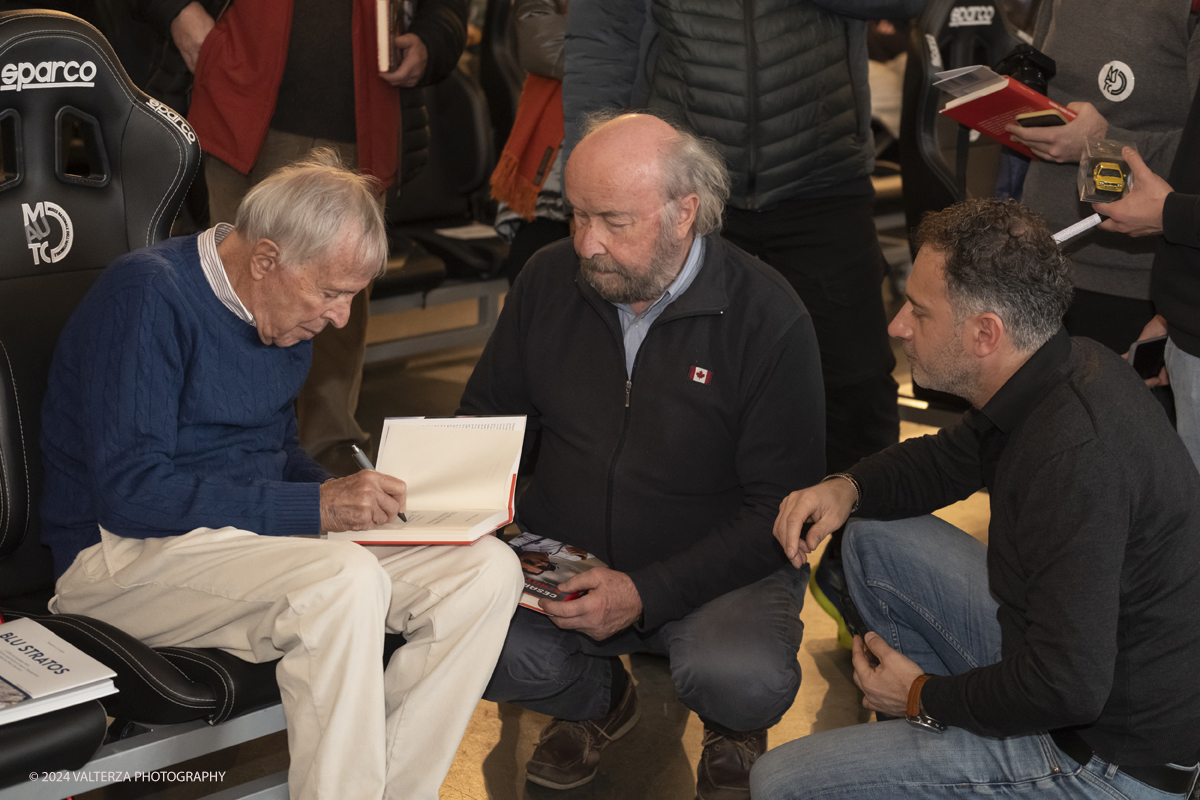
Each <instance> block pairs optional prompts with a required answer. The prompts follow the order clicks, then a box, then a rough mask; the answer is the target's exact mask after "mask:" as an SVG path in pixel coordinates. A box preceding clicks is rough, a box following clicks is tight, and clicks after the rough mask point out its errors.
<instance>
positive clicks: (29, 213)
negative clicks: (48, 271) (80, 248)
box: [21, 201, 75, 266]
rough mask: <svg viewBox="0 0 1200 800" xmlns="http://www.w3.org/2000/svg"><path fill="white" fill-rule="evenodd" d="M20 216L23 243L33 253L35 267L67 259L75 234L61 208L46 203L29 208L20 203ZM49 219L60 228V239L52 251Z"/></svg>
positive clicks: (69, 220) (26, 204)
mask: <svg viewBox="0 0 1200 800" xmlns="http://www.w3.org/2000/svg"><path fill="white" fill-rule="evenodd" d="M21 214H22V215H23V216H24V218H25V241H26V242H27V243H28V244H29V249H30V250H32V251H33V263H34V265H35V266H36V265H38V264H41V263H43V262H44V263H46V264H53V263H55V262H57V261H62V260H63V259H64V258H66V257H67V253H69V252H71V242H72V241H73V240H74V238H75V234H74V231H73V230H72V229H71V218H70V217H68V216H67V212H66V211H63V209H62V206H60V205H58V204H57V203H51V202H49V201H47V202H44V203H38V204H37V205H36V206H34V207H33V208H30V207H29V204H28V203H22V204H21ZM51 218H53V219H54V220H55V221H56V222H57V223H58V226H59V227H60V228H62V239H60V240H59V242H58V246H56V247H54V248H53V249H51V248H50V243H51V239H50V234H51V233H53V231H52V230H51V229H50V219H51Z"/></svg>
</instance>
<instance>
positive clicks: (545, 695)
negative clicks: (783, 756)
mask: <svg viewBox="0 0 1200 800" xmlns="http://www.w3.org/2000/svg"><path fill="white" fill-rule="evenodd" d="M807 582H808V567H807V566H805V567H803V568H802V569H793V568H792V567H784V568H783V569H781V570H779V571H778V572H776V573H774V574H772V575H769V576H767V577H766V578H763V579H762V580H760V581H758V582H757V583H753V584H751V585H749V586H745V587H743V588H741V589H736V590H734V591H732V592H729V593H727V594H724V595H722V596H720V597H718V598H716V599H715V600H712V601H710V602H708V603H705V604H704V605H703V606H701V607H700V608H698V609H696V610H695V611H693V612H692V613H691V614H688V615H687V616H686V617H684V618H683V619H680V620H675V621H673V622H668V623H666V624H665V625H662V626H661V627H659V628H658V629H656V630H654V631H648V632H646V633H639V632H638V631H635V630H633V629H632V628H629V629H626V630H624V631H622V632H621V633H618V634H617V635H615V636H613V637H611V638H609V639H605V640H604V641H602V642H597V641H596V640H595V639H592V638H591V637H589V636H586V635H585V634H582V633H577V632H575V631H565V630H562V629H560V628H559V627H558V626H556V625H555V624H554V623H553V622H551V621H550V618H549V617H546V616H544V615H542V614H539V613H538V612H536V611H530V610H529V609H527V608H518V609H517V613H516V615H515V616H514V617H513V621H512V624H511V625H510V626H509V629H508V638H507V639H506V640H505V642H504V650H503V651H502V652H501V654H500V662H499V663H498V664H497V665H496V671H495V672H494V673H493V674H492V680H491V683H489V684H488V687H487V690H486V691H485V692H484V693H483V697H484V699H485V700H492V701H496V702H508V703H516V704H517V705H520V706H523V707H524V708H528V709H530V710H531V711H537V712H538V713H541V714H548V715H550V716H552V717H560V718H563V719H570V720H584V719H599V718H600V717H603V716H604V715H605V714H607V713H608V710H609V706H610V704H611V702H612V697H611V692H610V688H611V687H612V684H613V681H612V670H613V669H614V666H613V665H614V659H613V657H614V656H619V655H624V654H626V653H651V654H654V655H661V656H666V657H667V658H668V659H670V663H671V678H672V680H673V681H674V683H675V691H676V692H677V693H678V695H679V700H680V701H681V702H682V703H683V704H684V705H685V706H687V707H688V708H689V709H691V710H692V711H695V712H696V713H697V714H698V715H699V716H700V718H701V719H702V720H704V721H705V723H706V724H711V723H715V724H716V725H717V726H719V727H721V728H725V729H727V730H729V731H753V730H759V729H761V728H769V727H771V726H772V725H774V724H775V723H777V722H778V721H779V720H780V719H781V718H782V717H783V714H784V712H785V711H787V710H788V709H789V708H791V705H792V701H793V700H794V699H795V698H796V692H797V691H798V690H799V689H800V664H799V663H798V662H797V661H796V653H797V652H799V650H800V637H801V635H802V634H803V632H804V625H803V623H801V622H800V608H801V606H803V604H804V587H805V584H806V583H807Z"/></svg>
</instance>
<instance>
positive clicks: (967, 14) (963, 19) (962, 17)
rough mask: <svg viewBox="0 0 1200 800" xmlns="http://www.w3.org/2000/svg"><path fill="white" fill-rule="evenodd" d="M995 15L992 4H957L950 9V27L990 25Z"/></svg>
mask: <svg viewBox="0 0 1200 800" xmlns="http://www.w3.org/2000/svg"><path fill="white" fill-rule="evenodd" d="M995 16H996V9H995V8H994V7H992V6H959V7H957V8H954V9H951V11H950V27H951V28H967V27H972V26H975V25H991V24H992V19H993V18H995Z"/></svg>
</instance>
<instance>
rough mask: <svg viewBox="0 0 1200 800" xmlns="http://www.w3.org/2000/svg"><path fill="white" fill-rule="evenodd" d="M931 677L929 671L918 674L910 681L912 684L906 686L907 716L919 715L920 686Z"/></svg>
mask: <svg viewBox="0 0 1200 800" xmlns="http://www.w3.org/2000/svg"><path fill="white" fill-rule="evenodd" d="M932 677H933V676H932V675H930V674H929V673H925V674H924V675H920V676H918V677H917V679H916V680H914V681H913V682H912V686H910V687H909V688H908V709H907V713H908V716H910V717H919V716H921V687H922V686H924V685H925V681H927V680H929V679H930V678H932Z"/></svg>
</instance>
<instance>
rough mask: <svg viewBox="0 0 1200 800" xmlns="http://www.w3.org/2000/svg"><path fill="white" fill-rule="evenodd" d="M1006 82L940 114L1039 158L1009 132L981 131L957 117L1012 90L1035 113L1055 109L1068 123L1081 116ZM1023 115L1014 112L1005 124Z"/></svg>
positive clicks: (1035, 93) (1026, 88)
mask: <svg viewBox="0 0 1200 800" xmlns="http://www.w3.org/2000/svg"><path fill="white" fill-rule="evenodd" d="M1004 80H1005V84H1004V87H1003V88H1000V89H997V90H996V91H994V92H989V93H988V94H985V95H982V96H981V97H977V98H975V99H974V100H970V101H968V102H966V103H963V104H962V105H958V106H955V107H954V108H943V109H942V110H941V111H940V112H938V113H940V114H945V115H946V116H947V117H949V118H950V119H952V120H955V121H956V122H960V123H962V124H963V125H966V126H967V127H969V128H971V129H972V130H978V131H979V132H980V133H982V134H983V135H984V136H987V137H988V138H990V139H994V140H995V141H997V142H999V143H1000V144H1003V145H1007V146H1008V147H1011V148H1012V149H1013V150H1016V151H1017V152H1018V153H1022V154H1023V155H1027V156H1029V157H1030V158H1037V156H1035V155H1034V154H1033V152H1032V151H1031V150H1030V149H1029V148H1028V147H1026V146H1025V145H1023V144H1017V143H1016V142H1014V141H1013V139H1012V134H1010V133H1008V131H1005V130H1004V129H1003V128H1001V129H1000V130H999V131H998V132H997V133H993V132H990V131H985V130H981V129H979V128H975V127H974V126H973V125H971V124H970V123H969V122H967V121H965V120H963V119H960V117H959V116H955V112H961V111H966V110H968V109H978V108H981V107H983V106H984V105H985V104H986V103H987V102H988V101H989V100H993V101H994V100H997V99H999V98H998V95H1001V94H1003V93H1004V92H1005V90H1011V91H1012V92H1014V93H1015V94H1017V95H1020V96H1021V97H1022V98H1024V99H1025V100H1026V101H1028V102H1029V103H1031V104H1032V105H1033V106H1034V108H1033V109H1031V110H1033V111H1043V110H1050V109H1053V110H1055V111H1057V112H1059V113H1060V114H1062V115H1063V116H1064V117H1066V118H1067V120H1068V121H1070V120H1073V119H1075V117H1077V116H1079V115H1078V114H1076V113H1075V112H1074V111H1072V110H1071V109H1069V108H1067V107H1066V106H1063V105H1059V104H1058V103H1056V102H1054V101H1053V100H1051V99H1050V98H1049V97H1046V95H1044V94H1042V93H1041V92H1035V91H1034V90H1033V89H1030V88H1029V87H1028V86H1026V85H1025V84H1023V83H1018V82H1017V81H1014V80H1013V79H1012V78H1011V77H1009V76H1005V78H1004ZM952 102H953V101H952ZM1006 105H1008V104H1006ZM1021 113H1025V112H1024V111H1015V112H1013V115H1012V116H1013V119H1012V120H1011V121H1010V122H1007V123H1005V124H1012V123H1013V122H1015V121H1016V115H1017V114H1021ZM966 116H969V118H970V119H972V120H978V115H976V114H969V115H966ZM996 116H998V114H992V115H990V116H988V117H987V118H986V119H993V118H994V117H996Z"/></svg>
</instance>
